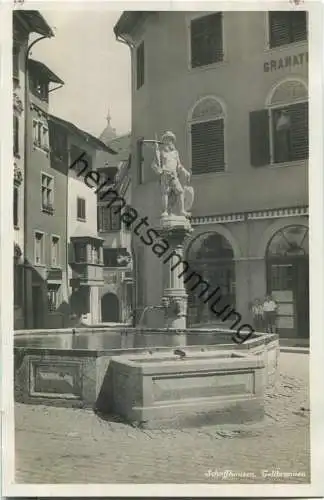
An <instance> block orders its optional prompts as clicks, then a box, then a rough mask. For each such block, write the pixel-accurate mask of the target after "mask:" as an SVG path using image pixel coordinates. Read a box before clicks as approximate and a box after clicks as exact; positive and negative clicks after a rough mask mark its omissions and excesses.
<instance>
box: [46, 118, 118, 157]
mask: <svg viewBox="0 0 324 500" xmlns="http://www.w3.org/2000/svg"><path fill="white" fill-rule="evenodd" d="M48 116H49V119H50V120H51V121H52V122H53V123H55V124H57V125H60V126H61V127H64V128H65V129H66V130H68V131H69V132H72V133H74V134H76V135H78V136H80V137H82V139H84V141H85V142H87V143H88V144H90V145H91V146H92V147H93V148H95V149H99V150H102V151H105V152H106V153H109V154H110V155H111V156H113V155H116V154H117V152H116V151H115V150H114V149H112V148H111V147H109V146H106V144H104V143H103V142H102V141H100V140H99V139H97V138H96V137H95V136H93V135H91V134H89V132H85V131H84V130H81V129H80V128H78V127H77V126H76V125H74V124H73V123H71V122H68V121H67V120H63V118H59V117H57V116H54V115H51V114H49V115H48Z"/></svg>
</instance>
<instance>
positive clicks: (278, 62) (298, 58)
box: [263, 52, 308, 73]
mask: <svg viewBox="0 0 324 500" xmlns="http://www.w3.org/2000/svg"><path fill="white" fill-rule="evenodd" d="M305 64H308V52H302V53H301V54H297V55H294V56H285V57H280V58H279V59H271V60H270V61H267V62H265V63H264V65H263V70H264V72H265V73H269V72H270V71H277V70H280V69H285V68H295V67H298V66H303V65H305Z"/></svg>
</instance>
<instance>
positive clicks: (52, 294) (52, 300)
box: [47, 285, 60, 312]
mask: <svg viewBox="0 0 324 500" xmlns="http://www.w3.org/2000/svg"><path fill="white" fill-rule="evenodd" d="M59 292H60V286H59V285H48V286H47V308H48V311H49V312H55V311H56V310H57V308H58V305H59Z"/></svg>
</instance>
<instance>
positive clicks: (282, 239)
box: [267, 226, 308, 259]
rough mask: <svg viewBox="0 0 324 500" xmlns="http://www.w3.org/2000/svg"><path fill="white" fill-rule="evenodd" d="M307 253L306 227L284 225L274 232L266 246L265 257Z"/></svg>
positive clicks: (272, 257)
mask: <svg viewBox="0 0 324 500" xmlns="http://www.w3.org/2000/svg"><path fill="white" fill-rule="evenodd" d="M307 255H308V227H306V226H286V227H284V228H283V229H280V230H279V231H277V232H276V233H275V235H274V236H273V237H272V238H271V240H270V242H269V244H268V248H267V258H268V259H269V258H271V259H274V258H282V257H295V256H301V257H303V256H307Z"/></svg>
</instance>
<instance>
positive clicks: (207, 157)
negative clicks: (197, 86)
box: [189, 97, 225, 174]
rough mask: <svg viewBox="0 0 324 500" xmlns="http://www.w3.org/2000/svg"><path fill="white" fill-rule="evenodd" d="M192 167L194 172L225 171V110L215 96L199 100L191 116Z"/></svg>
mask: <svg viewBox="0 0 324 500" xmlns="http://www.w3.org/2000/svg"><path fill="white" fill-rule="evenodd" d="M189 128H190V137H191V168H192V173H193V174H206V173H209V172H223V171H224V170H225V155H224V110H223V107H222V105H221V104H220V103H219V101H218V100H217V99H215V98H214V97H206V98H204V99H203V100H201V101H199V102H198V103H197V104H196V106H195V107H194V109H193V111H192V113H191V116H190V124H189Z"/></svg>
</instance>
